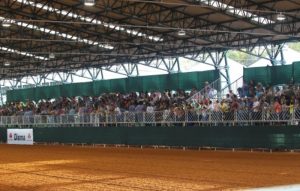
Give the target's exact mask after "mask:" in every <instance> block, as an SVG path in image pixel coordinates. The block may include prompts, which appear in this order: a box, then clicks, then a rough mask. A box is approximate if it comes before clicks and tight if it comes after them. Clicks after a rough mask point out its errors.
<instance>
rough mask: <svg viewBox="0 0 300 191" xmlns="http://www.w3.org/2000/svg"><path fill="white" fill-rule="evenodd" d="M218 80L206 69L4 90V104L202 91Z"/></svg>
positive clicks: (214, 73)
mask: <svg viewBox="0 0 300 191" xmlns="http://www.w3.org/2000/svg"><path fill="white" fill-rule="evenodd" d="M219 77H220V75H219V72H218V70H210V71H203V72H187V73H176V74H168V75H155V76H140V77H129V78H122V79H113V80H100V81H94V82H88V83H73V84H64V85H56V86H47V87H36V88H28V89H19V90H11V91H7V101H8V102H10V101H25V100H26V99H30V100H35V101H38V100H40V99H47V98H57V97H63V96H66V97H72V96H97V95H100V94H102V93H109V92H120V93H125V92H141V91H143V92H145V91H164V90H166V89H170V90H177V89H184V90H190V89H192V88H193V87H196V88H197V89H202V88H203V87H204V82H205V81H208V82H213V81H215V80H217V79H219Z"/></svg>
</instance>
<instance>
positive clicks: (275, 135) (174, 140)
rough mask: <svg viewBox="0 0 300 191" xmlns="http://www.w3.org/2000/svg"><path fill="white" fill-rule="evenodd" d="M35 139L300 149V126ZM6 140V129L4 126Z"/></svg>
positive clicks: (85, 131) (46, 133)
mask: <svg viewBox="0 0 300 191" xmlns="http://www.w3.org/2000/svg"><path fill="white" fill-rule="evenodd" d="M33 132H34V141H35V142H59V143H88V144H92V143H95V144H96V143H98V144H126V145H167V146H201V147H202V146H210V147H224V148H281V149H283V148H284V149H300V127H299V126H282V127H279V126H276V127H267V126H243V127H237V126H236V127H197V126H191V127H157V126H153V127H152V126H151V127H150V126H149V127H61V128H59V127H55V128H34V130H33ZM0 133H1V136H0V139H2V141H6V129H4V128H1V129H0Z"/></svg>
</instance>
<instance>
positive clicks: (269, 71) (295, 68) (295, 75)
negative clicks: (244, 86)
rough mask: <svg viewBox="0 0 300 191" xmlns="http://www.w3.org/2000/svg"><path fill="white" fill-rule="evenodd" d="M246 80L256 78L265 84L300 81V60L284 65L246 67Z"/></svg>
mask: <svg viewBox="0 0 300 191" xmlns="http://www.w3.org/2000/svg"><path fill="white" fill-rule="evenodd" d="M244 80H245V81H246V82H249V81H250V80H254V81H255V82H261V83H262V84H263V85H265V86H267V85H279V84H290V83H292V82H295V83H300V62H294V63H293V64H291V65H282V66H266V67H254V68H244Z"/></svg>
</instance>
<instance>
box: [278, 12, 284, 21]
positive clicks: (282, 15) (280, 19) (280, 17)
mask: <svg viewBox="0 0 300 191" xmlns="http://www.w3.org/2000/svg"><path fill="white" fill-rule="evenodd" d="M276 19H277V21H284V20H285V19H286V17H285V15H284V14H282V13H279V14H277V17H276Z"/></svg>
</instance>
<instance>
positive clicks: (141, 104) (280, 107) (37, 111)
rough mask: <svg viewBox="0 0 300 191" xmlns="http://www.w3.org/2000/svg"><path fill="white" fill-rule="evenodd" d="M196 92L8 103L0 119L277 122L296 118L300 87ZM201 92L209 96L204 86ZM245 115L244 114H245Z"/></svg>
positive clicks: (258, 86)
mask: <svg viewBox="0 0 300 191" xmlns="http://www.w3.org/2000/svg"><path fill="white" fill-rule="evenodd" d="M197 91H198V90H197V89H193V90H192V91H189V92H186V91H183V90H177V91H170V90H166V91H164V92H139V93H137V92H132V93H127V94H121V93H106V94H102V95H101V96H99V97H71V98H68V97H61V98H58V99H48V100H40V101H39V102H37V103H35V102H33V101H30V100H28V101H27V102H20V101H18V102H11V103H7V104H6V105H3V106H1V107H0V116H33V115H53V116H59V115H79V116H82V115H90V114H98V115H110V114H119V115H121V114H122V113H124V112H136V113H141V112H146V113H154V112H156V111H161V112H165V113H166V112H167V113H173V114H174V115H175V116H177V117H179V118H180V116H184V115H185V114H186V113H189V114H191V116H193V117H194V116H195V115H194V114H196V115H197V116H200V118H199V117H198V119H199V120H207V119H208V118H207V117H206V116H207V114H208V113H209V112H214V113H220V112H221V113H228V114H227V115H224V116H225V120H232V119H233V115H231V114H232V113H234V112H238V113H239V114H240V115H238V117H239V118H241V117H243V112H244V113H245V111H246V112H248V113H249V112H251V113H252V114H253V116H256V117H255V118H252V119H260V118H261V115H262V111H267V112H269V113H277V114H282V113H284V115H281V116H280V118H281V119H285V117H284V116H289V115H291V114H292V113H294V111H297V113H296V114H297V116H298V117H299V118H300V110H299V103H300V87H299V86H297V85H283V86H273V87H272V86H268V87H264V86H263V85H262V84H261V83H255V81H253V80H251V81H250V82H249V83H246V82H244V84H243V86H242V87H240V88H238V90H237V92H238V93H237V94H234V93H233V91H229V93H228V94H226V95H225V96H224V98H222V99H214V98H213V97H210V96H203V97H202V99H196V100H195V99H191V100H190V101H187V99H188V98H189V97H191V96H192V95H194V94H195V93H196V92H197ZM205 91H206V92H209V91H210V87H209V85H208V84H206V86H205ZM248 113H247V114H248ZM215 117H216V119H217V120H222V119H223V120H224V117H223V118H221V117H220V116H219V115H215Z"/></svg>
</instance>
